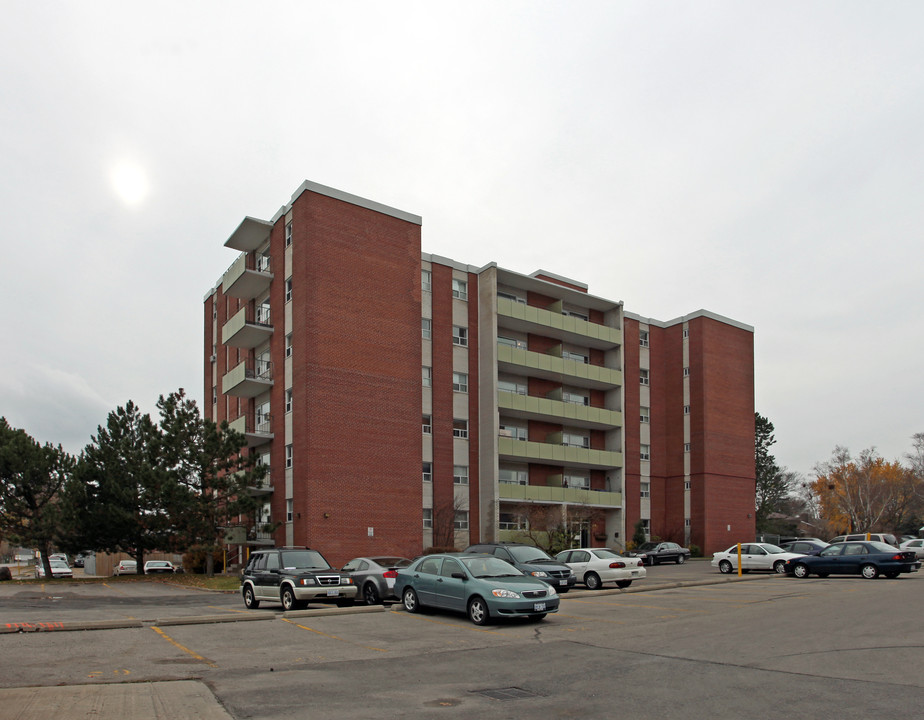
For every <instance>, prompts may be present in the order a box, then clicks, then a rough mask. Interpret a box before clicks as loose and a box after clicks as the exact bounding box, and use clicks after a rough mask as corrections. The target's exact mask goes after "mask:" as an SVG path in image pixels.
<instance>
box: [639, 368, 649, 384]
mask: <svg viewBox="0 0 924 720" xmlns="http://www.w3.org/2000/svg"><path fill="white" fill-rule="evenodd" d="M638 381H639V382H640V383H641V384H642V385H647V384H648V371H647V370H644V369H642V370H639V371H638Z"/></svg>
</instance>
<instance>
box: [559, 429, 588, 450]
mask: <svg viewBox="0 0 924 720" xmlns="http://www.w3.org/2000/svg"><path fill="white" fill-rule="evenodd" d="M561 444H562V445H565V446H567V447H579V448H589V447H590V436H589V435H581V434H580V433H574V432H563V433H562V434H561Z"/></svg>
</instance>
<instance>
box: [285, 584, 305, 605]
mask: <svg viewBox="0 0 924 720" xmlns="http://www.w3.org/2000/svg"><path fill="white" fill-rule="evenodd" d="M280 599H281V600H282V609H283V610H286V611H288V610H298V609H299V608H300V607H302V603H301V602H300V601H299V600H298V598H296V597H295V591H294V590H293V589H292V587H291V586H290V585H286V586H285V587H284V588H283V589H282V595H281V596H280Z"/></svg>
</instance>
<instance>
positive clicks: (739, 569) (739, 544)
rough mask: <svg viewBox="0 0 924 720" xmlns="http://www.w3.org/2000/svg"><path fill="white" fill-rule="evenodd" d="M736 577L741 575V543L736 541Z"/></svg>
mask: <svg viewBox="0 0 924 720" xmlns="http://www.w3.org/2000/svg"><path fill="white" fill-rule="evenodd" d="M738 577H741V543H738Z"/></svg>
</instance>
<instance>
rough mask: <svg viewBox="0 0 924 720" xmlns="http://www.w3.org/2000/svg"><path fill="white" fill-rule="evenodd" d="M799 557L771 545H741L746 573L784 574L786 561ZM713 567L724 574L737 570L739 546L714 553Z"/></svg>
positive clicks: (797, 554) (742, 564)
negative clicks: (768, 571)
mask: <svg viewBox="0 0 924 720" xmlns="http://www.w3.org/2000/svg"><path fill="white" fill-rule="evenodd" d="M797 557H801V556H800V555H799V553H791V552H786V551H785V550H783V548H781V547H777V546H776V545H773V544H771V543H741V569H742V571H744V572H749V571H751V570H773V571H774V572H777V573H780V574H782V573H784V572H786V561H787V560H792V559H793V558H797ZM712 567H714V568H718V569H719V572H723V573H730V572H732V571H734V570H737V569H738V546H737V545H732V546H731V547H730V548H728V550H723V551H722V552H717V553H713V555H712Z"/></svg>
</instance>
